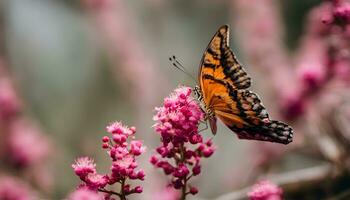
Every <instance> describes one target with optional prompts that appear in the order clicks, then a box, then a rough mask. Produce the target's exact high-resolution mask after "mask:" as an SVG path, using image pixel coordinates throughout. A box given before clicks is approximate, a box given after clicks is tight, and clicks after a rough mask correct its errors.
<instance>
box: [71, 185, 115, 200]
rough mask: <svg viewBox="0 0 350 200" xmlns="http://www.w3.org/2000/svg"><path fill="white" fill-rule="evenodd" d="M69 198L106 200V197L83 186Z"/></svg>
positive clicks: (74, 199)
mask: <svg viewBox="0 0 350 200" xmlns="http://www.w3.org/2000/svg"><path fill="white" fill-rule="evenodd" d="M67 200H105V198H104V197H103V196H102V195H101V194H99V193H97V192H96V191H92V190H89V189H87V188H84V187H82V188H79V189H77V190H75V191H74V192H72V193H71V194H70V195H69V196H68V198H67ZM109 200H112V199H109Z"/></svg>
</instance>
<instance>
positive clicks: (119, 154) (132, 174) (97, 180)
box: [72, 122, 145, 199]
mask: <svg viewBox="0 0 350 200" xmlns="http://www.w3.org/2000/svg"><path fill="white" fill-rule="evenodd" d="M106 130H107V132H109V133H110V134H111V135H112V136H111V137H112V139H110V137H108V136H103V137H102V144H103V145H102V148H103V149H105V150H106V151H107V155H108V156H109V157H110V159H111V162H112V165H111V167H110V170H111V172H110V174H108V175H101V174H98V173H97V172H96V164H95V163H94V161H93V160H92V159H90V158H88V157H82V158H79V159H77V161H76V163H75V164H73V165H72V167H73V169H74V172H75V173H76V174H77V175H78V176H79V177H80V179H81V180H82V181H83V182H84V185H85V186H86V187H87V188H88V189H91V190H99V191H100V192H105V193H107V194H109V195H110V196H112V195H114V194H118V196H119V197H121V196H122V197H124V198H125V196H127V195H130V194H133V193H141V192H142V190H143V189H142V187H141V186H135V187H132V186H131V185H130V184H127V181H128V179H131V180H135V179H138V180H144V178H145V172H144V171H143V170H142V169H141V170H137V169H136V168H137V166H138V164H137V162H136V157H137V156H140V155H141V154H142V153H143V152H144V151H145V147H144V146H143V145H142V142H141V141H139V140H134V134H135V132H136V128H135V127H131V128H128V127H127V126H123V124H122V123H120V122H113V123H111V124H110V125H108V126H107V128H106ZM128 139H130V140H131V141H130V143H129V141H128ZM115 183H119V184H121V188H122V192H119V193H118V192H114V191H109V190H106V189H105V187H106V186H107V185H114V184H115ZM110 196H109V197H108V198H107V197H106V198H107V199H112V198H111V197H110Z"/></svg>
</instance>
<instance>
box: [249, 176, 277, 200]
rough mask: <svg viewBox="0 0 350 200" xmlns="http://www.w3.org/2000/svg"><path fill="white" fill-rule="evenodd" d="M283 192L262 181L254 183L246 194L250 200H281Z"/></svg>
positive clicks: (275, 186) (273, 185)
mask: <svg viewBox="0 0 350 200" xmlns="http://www.w3.org/2000/svg"><path fill="white" fill-rule="evenodd" d="M282 194H283V191H282V189H281V188H280V187H278V186H277V185H275V184H273V183H271V182H270V181H267V180H264V181H260V182H258V183H256V184H255V185H254V186H253V187H252V189H251V191H250V192H249V193H248V197H249V199H250V200H282Z"/></svg>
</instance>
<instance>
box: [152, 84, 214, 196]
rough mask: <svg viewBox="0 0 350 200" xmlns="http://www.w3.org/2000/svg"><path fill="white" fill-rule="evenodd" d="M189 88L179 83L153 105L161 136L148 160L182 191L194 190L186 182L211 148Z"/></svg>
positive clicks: (198, 172) (156, 124) (157, 127)
mask: <svg viewBox="0 0 350 200" xmlns="http://www.w3.org/2000/svg"><path fill="white" fill-rule="evenodd" d="M191 92H192V90H191V88H189V87H179V88H177V89H175V91H174V92H173V93H172V94H171V95H170V96H169V97H166V98H165V99H164V104H163V106H162V107H158V108H156V111H157V113H156V115H155V116H154V117H153V119H154V120H155V121H156V123H155V125H154V129H155V131H156V132H158V133H159V134H160V136H161V141H162V144H161V145H160V146H159V147H158V148H157V149H156V154H155V155H153V156H152V157H151V159H150V162H151V163H152V164H153V165H154V166H155V167H157V168H160V169H162V170H163V172H164V173H165V174H166V175H170V176H171V184H172V186H173V187H174V188H175V189H181V188H183V190H182V192H184V191H186V192H185V193H184V194H182V195H185V196H186V195H187V194H193V195H194V194H196V193H197V192H198V190H197V192H195V190H194V189H192V192H191V191H190V190H191V188H189V186H188V185H187V182H188V180H189V179H190V177H192V175H193V176H196V175H198V174H200V172H201V167H200V164H199V163H200V160H201V158H203V157H205V158H207V157H210V156H211V155H212V154H213V153H214V150H215V148H214V147H213V146H212V142H211V141H210V140H208V141H205V142H204V141H203V138H202V136H201V135H200V134H199V133H198V124H199V122H200V120H203V118H204V113H203V112H202V109H201V107H200V106H199V105H198V103H197V101H196V100H195V99H193V97H192V96H191Z"/></svg>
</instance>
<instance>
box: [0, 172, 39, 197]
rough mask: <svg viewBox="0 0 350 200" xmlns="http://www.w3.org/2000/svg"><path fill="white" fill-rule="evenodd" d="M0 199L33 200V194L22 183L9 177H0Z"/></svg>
mask: <svg viewBox="0 0 350 200" xmlns="http://www.w3.org/2000/svg"><path fill="white" fill-rule="evenodd" d="M0 199H4V200H6V199H9V200H12V199H13V200H35V199H38V197H37V196H36V194H35V192H34V191H32V189H31V188H30V187H29V186H28V185H27V184H26V183H24V182H22V181H21V180H19V179H16V178H14V177H10V176H2V177H0Z"/></svg>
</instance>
